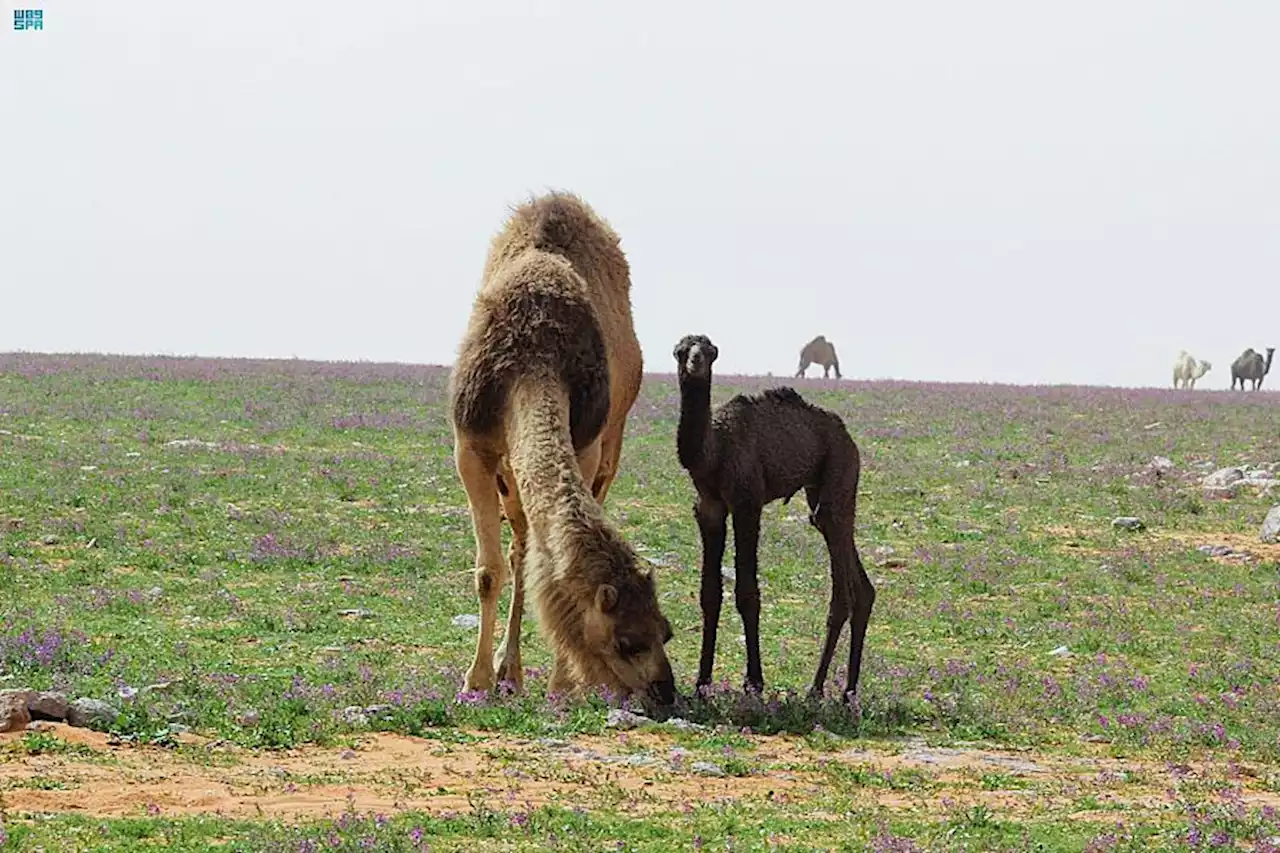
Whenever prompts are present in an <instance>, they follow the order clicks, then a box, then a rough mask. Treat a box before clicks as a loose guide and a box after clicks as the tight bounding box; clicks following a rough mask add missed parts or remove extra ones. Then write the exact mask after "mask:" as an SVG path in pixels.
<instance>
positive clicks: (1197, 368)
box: [1173, 350, 1213, 388]
mask: <svg viewBox="0 0 1280 853" xmlns="http://www.w3.org/2000/svg"><path fill="white" fill-rule="evenodd" d="M1212 369H1213V365H1212V364H1210V363H1209V362H1207V361H1196V360H1195V359H1194V358H1192V357H1191V355H1190V353H1188V352H1187V351H1186V350H1183V351H1182V352H1180V353H1178V358H1177V360H1176V361H1174V363H1173V387H1174V388H1178V387H1182V388H1194V387H1196V380H1197V379H1199V378H1200V377H1202V376H1204V375H1205V374H1206V373H1208V372H1209V371H1210V370H1212Z"/></svg>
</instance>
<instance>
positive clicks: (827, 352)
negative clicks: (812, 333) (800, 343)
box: [796, 335, 840, 379]
mask: <svg viewBox="0 0 1280 853" xmlns="http://www.w3.org/2000/svg"><path fill="white" fill-rule="evenodd" d="M811 364H820V365H822V378H823V379H827V378H829V377H830V376H831V368H833V367H834V368H835V369H836V379H839V378H840V359H838V358H836V348H835V345H834V344H832V343H831V342H830V341H828V340H827V339H826V338H825V337H823V336H822V335H818V336H817V337H816V338H814V339H813V340H811V341H809V343H807V344H805V345H804V349H802V350H800V368H799V369H798V370H797V371H796V378H797V379H799V378H800V377H801V376H804V372H805V371H806V370H808V369H809V365H811Z"/></svg>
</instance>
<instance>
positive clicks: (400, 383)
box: [0, 355, 1280, 851]
mask: <svg viewBox="0 0 1280 853" xmlns="http://www.w3.org/2000/svg"><path fill="white" fill-rule="evenodd" d="M651 367H654V368H656V369H663V370H665V369H668V365H666V364H654V365H651ZM446 380H447V373H446V371H445V370H443V369H440V368H427V367H407V366H394V365H335V364H314V363H307V362H257V363H255V362H246V361H217V360H199V359H162V358H148V359H128V358H105V357H53V356H36V355H8V356H0V688H6V687H26V688H33V689H46V688H57V689H60V690H64V691H66V692H67V693H68V694H69V695H71V696H73V697H93V698H97V699H102V700H106V701H108V702H111V703H112V704H114V705H115V706H116V707H117V708H118V709H119V710H120V712H121V713H120V715H119V718H118V720H117V722H116V723H115V725H114V726H112V727H111V731H109V732H92V731H89V730H86V729H71V728H69V727H66V726H61V725H46V726H44V728H43V729H42V730H40V731H29V732H18V733H11V734H8V735H3V736H0V839H7V845H8V846H7V847H6V846H5V843H6V842H5V841H4V840H0V849H3V850H9V849H14V850H28V849H45V850H135V849H155V848H157V847H165V846H167V847H168V848H169V849H174V850H200V849H206V848H209V849H219V850H264V849H267V850H277V849H278V850H287V851H309V850H340V849H346V850H363V849H376V850H426V849H430V850H476V849H501V850H507V849H545V848H553V849H565V850H571V849H591V850H600V849H620V850H622V849H626V850H655V851H657V850H662V851H666V850H678V849H686V850H693V849H705V850H728V849H732V850H755V849H762V850H763V849H850V850H861V849H874V850H885V851H888V850H916V849H920V850H926V849H969V850H991V849H1017V850H1023V849H1036V850H1082V849H1089V850H1110V849H1116V850H1121V849H1126V850H1127V849H1134V850H1137V849H1200V848H1211V847H1220V846H1232V845H1235V846H1239V847H1243V848H1244V849H1260V850H1267V849H1277V847H1276V845H1280V818H1278V817H1277V816H1276V814H1275V812H1274V810H1273V807H1280V763H1278V760H1280V688H1278V686H1277V685H1280V680H1278V678H1277V676H1278V675H1280V666H1278V665H1277V660H1280V648H1278V646H1277V641H1278V640H1280V635H1278V631H1277V629H1278V626H1280V584H1278V578H1277V572H1276V560H1277V557H1278V556H1280V547H1277V546H1268V545H1263V544H1260V543H1259V542H1258V538H1257V531H1258V528H1259V525H1260V524H1261V522H1262V519H1263V517H1264V516H1265V515H1266V513H1267V510H1268V509H1269V507H1270V506H1271V503H1272V502H1271V500H1270V499H1268V498H1267V497H1266V496H1265V495H1262V494H1259V492H1258V490H1257V489H1254V488H1246V489H1244V490H1242V491H1241V492H1240V494H1239V495H1238V496H1237V497H1235V498H1233V499H1230V500H1222V499H1207V498H1206V497H1205V496H1204V495H1203V492H1202V489H1201V488H1200V485H1199V483H1200V479H1201V477H1203V475H1204V474H1205V473H1207V472H1208V471H1211V470H1213V469H1215V468H1218V467H1222V466H1227V465H1240V464H1244V463H1248V464H1251V465H1256V466H1261V467H1265V466H1268V465H1271V464H1273V463H1276V462H1280V431H1278V430H1277V424H1278V423H1280V420H1278V416H1280V405H1278V403H1277V401H1278V400H1280V398H1278V397H1276V395H1274V394H1272V393H1268V392H1263V393H1259V394H1242V393H1235V394H1232V393H1228V392H1211V391H1196V392H1174V391H1171V390H1110V389H1096V388H1093V389H1088V388H1014V387H1002V386H980V385H972V386H960V385H929V384H914V383H888V382H880V383H869V382H857V381H847V380H846V381H844V382H840V383H836V382H834V381H831V382H826V381H823V380H810V381H797V382H795V383H794V384H795V385H796V386H797V387H798V388H799V390H800V391H801V393H803V394H804V395H805V396H806V397H807V398H809V399H810V400H813V401H814V402H817V403H819V404H821V405H825V406H828V407H830V408H832V409H833V410H835V411H837V412H838V413H840V414H841V415H842V416H843V417H844V418H845V421H846V423H847V424H848V426H849V428H850V431H851V433H852V434H853V436H854V438H855V439H856V440H857V441H858V443H859V446H860V447H861V449H862V451H863V457H864V469H863V480H862V492H861V496H860V516H859V523H858V541H859V545H860V548H861V551H862V554H863V558H864V561H865V562H866V563H867V565H868V569H869V571H870V572H871V575H872V578H873V580H874V582H875V583H876V586H877V588H878V591H879V600H878V602H877V608H876V611H875V613H874V614H873V616H872V621H871V628H870V630H869V632H868V637H867V653H866V661H865V664H864V671H863V682H862V685H861V700H860V704H859V706H858V707H857V708H856V709H854V711H852V712H851V711H849V710H846V709H845V708H843V707H842V706H841V705H840V704H839V703H838V702H836V701H834V700H832V701H828V702H826V703H823V704H820V705H818V704H813V703H808V702H806V701H804V700H803V699H802V698H801V697H802V693H803V690H804V688H805V686H806V685H807V683H808V681H809V679H811V677H812V674H813V668H814V666H815V664H816V657H817V645H818V642H819V638H820V636H821V633H822V630H823V625H824V618H825V606H826V599H827V588H828V571H827V563H826V552H825V549H824V548H823V545H822V541H821V538H820V536H819V535H818V534H817V532H816V531H814V530H813V529H811V528H809V527H808V525H807V524H806V523H805V519H804V515H803V513H804V506H803V501H800V502H799V503H798V504H797V503H795V502H793V503H792V504H791V505H790V506H782V505H772V506H770V507H768V508H767V509H766V512H765V517H764V522H763V530H762V534H761V546H760V549H761V550H760V562H761V576H762V579H763V580H762V594H763V598H764V611H763V614H762V619H761V629H762V650H763V654H764V661H765V680H766V690H767V694H766V696H764V697H763V698H762V699H748V698H746V697H744V696H742V695H741V693H740V691H739V690H738V685H739V684H740V683H741V678H742V675H743V668H744V655H743V649H742V644H741V640H740V635H741V623H740V622H739V620H738V616H737V613H736V611H734V609H733V607H732V604H731V602H732V595H729V596H727V597H726V606H725V608H724V613H723V615H722V620H723V621H722V624H721V632H720V645H719V650H718V656H717V667H716V675H717V677H718V678H719V679H721V682H720V684H719V685H718V686H717V688H716V690H714V691H713V695H711V696H710V697H709V698H707V699H706V700H697V701H689V702H687V703H685V705H684V706H682V707H681V708H680V711H679V714H680V719H681V720H683V721H684V722H682V723H676V724H672V723H661V724H654V725H644V726H641V727H639V728H634V729H630V730H626V731H623V730H618V729H614V728H611V727H609V726H607V725H606V718H607V714H608V711H609V708H610V707H611V706H612V705H614V704H616V702H614V700H613V699H612V698H611V697H607V696H603V697H597V698H594V699H592V700H591V701H587V702H583V703H579V704H566V703H565V702H563V701H561V700H559V699H558V698H557V697H550V698H548V697H547V696H546V691H545V684H546V676H545V668H546V667H547V664H548V663H549V661H548V659H547V656H546V654H545V647H544V645H543V643H542V642H541V640H540V638H539V637H538V636H537V633H536V631H537V629H536V623H535V622H530V624H529V626H528V627H527V629H526V637H525V661H526V663H527V665H528V666H529V672H528V680H527V686H528V693H527V695H523V696H504V697H484V696H476V695H471V694H468V693H465V692H460V691H461V682H462V672H463V671H464V670H465V668H466V666H467V664H468V663H469V661H470V656H471V651H472V648H473V645H474V639H475V630H474V628H473V627H471V625H470V623H469V622H468V620H467V619H466V618H465V617H467V616H468V615H469V614H473V613H475V612H476V604H475V599H474V594H473V591H472V582H471V567H472V559H473V555H472V540H471V533H470V523H469V519H468V515H467V511H466V500H465V497H464V495H463V492H462V490H461V487H460V485H459V483H458V480H457V476H456V474H455V472H454V470H453V463H452V445H451V439H450V432H449V428H448V424H447V419H446V411H445V405H444V396H443V392H444V387H445V382H446ZM771 381H772V380H766V379H763V378H758V377H757V378H748V377H720V378H718V379H717V392H716V398H717V400H723V399H726V398H727V397H728V396H730V395H731V394H732V393H735V392H737V391H741V390H754V389H759V388H762V387H765V386H766V385H767V384H769V383H770V382H771ZM778 381H779V382H782V381H789V380H778ZM678 410H679V399H678V396H677V393H676V388H675V385H674V380H673V379H672V378H671V377H669V376H666V377H664V376H651V377H649V378H648V379H647V381H646V384H645V386H644V388H643V391H642V394H641V398H640V400H639V401H638V402H637V404H636V406H635V408H634V410H633V412H632V416H631V421H630V424H629V430H628V439H627V444H626V447H625V449H624V452H623V467H622V472H621V474H620V475H619V477H618V480H617V482H616V483H615V485H614V488H613V490H612V491H611V493H610V496H609V504H608V507H607V509H608V511H609V513H610V515H611V517H612V518H613V519H615V520H616V521H617V522H618V523H619V524H620V525H621V527H622V529H623V532H624V534H625V535H626V537H627V538H628V540H629V541H631V542H632V543H634V544H635V545H636V547H637V548H638V549H640V550H641V552H642V553H643V554H644V555H645V556H646V557H648V558H649V559H651V560H653V561H654V562H655V563H656V564H657V565H658V566H659V567H660V569H659V587H660V594H661V596H662V599H663V602H664V608H665V611H666V613H667V615H668V616H669V617H670V618H671V620H672V623H673V625H674V626H675V628H676V636H675V639H673V640H672V642H671V645H670V647H669V653H670V654H671V656H672V660H673V663H674V665H675V667H676V674H677V679H678V684H679V686H680V688H681V689H682V690H683V691H684V692H685V693H686V694H687V693H689V692H690V690H691V688H692V681H693V675H694V671H695V668H696V665H697V653H698V641H699V632H700V613H699V609H698V603H697V590H698V555H699V553H700V551H699V544H698V535H697V530H696V527H695V525H694V524H693V521H692V515H691V506H692V488H691V486H690V484H689V481H688V478H687V476H686V475H685V473H684V472H683V471H682V470H681V469H680V468H679V465H678V463H677V461H676V458H675V445H674V435H675V424H676V418H677V416H678ZM1156 456H1164V457H1167V458H1168V459H1170V460H1172V462H1173V464H1174V468H1173V470H1172V471H1169V472H1166V473H1157V472H1156V470H1155V469H1153V468H1152V466H1151V464H1150V463H1151V462H1152V459H1153V458H1154V457H1156ZM1117 516H1136V517H1138V518H1140V519H1141V520H1142V521H1143V522H1144V525H1145V526H1144V527H1143V529H1141V530H1136V531H1131V530H1125V529H1120V528H1116V527H1113V526H1112V524H1111V521H1112V519H1113V518H1115V517H1117ZM1213 545H1225V546H1228V547H1229V548H1231V549H1233V551H1234V553H1229V554H1225V556H1211V555H1209V554H1207V553H1205V552H1204V551H1203V550H1201V548H1202V546H1213ZM1220 551H1225V549H1220ZM732 561H733V555H732V539H731V540H730V545H729V553H728V554H726V563H727V564H730V565H731V564H732ZM503 612H504V613H505V597H504V604H503ZM457 617H463V618H460V619H459V618H457ZM836 659H837V661H839V660H840V659H841V654H837V658H836ZM837 678H839V679H843V672H840V673H837ZM831 687H833V685H830V684H829V688H831ZM831 692H832V693H833V694H834V692H835V690H834V689H832V690H831Z"/></svg>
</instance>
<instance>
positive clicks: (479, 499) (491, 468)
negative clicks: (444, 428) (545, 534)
mask: <svg viewBox="0 0 1280 853" xmlns="http://www.w3.org/2000/svg"><path fill="white" fill-rule="evenodd" d="M454 463H455V465H456V466H457V469H458V475H459V477H460V478H461V479H462V486H463V488H465V489H466V491H467V503H468V504H469V505H470V507H471V529H472V532H473V533H474V534H475V540H476V568H475V584H476V597H477V598H479V600H480V635H479V637H477V639H476V653H475V658H474V659H473V660H472V662H471V668H470V669H468V670H467V680H466V687H467V689H468V690H488V689H490V688H491V687H493V674H494V673H493V632H494V627H495V623H496V622H497V620H498V596H499V594H501V592H502V584H503V580H504V578H505V577H506V566H505V565H504V563H503V559H502V517H501V515H500V511H501V510H500V507H499V505H498V490H497V479H496V475H497V463H496V461H490V460H489V459H486V458H485V457H484V456H482V455H481V454H480V453H478V452H477V451H476V450H475V449H474V448H472V447H470V446H468V444H467V442H466V440H465V439H461V438H459V439H456V440H455V443H454Z"/></svg>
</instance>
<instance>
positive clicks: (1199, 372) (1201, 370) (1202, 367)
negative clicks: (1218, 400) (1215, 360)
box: [1195, 359, 1213, 379]
mask: <svg viewBox="0 0 1280 853" xmlns="http://www.w3.org/2000/svg"><path fill="white" fill-rule="evenodd" d="M1212 369H1213V365H1212V364H1210V363H1209V362H1207V361H1205V360H1204V359H1200V363H1199V364H1197V365H1196V375H1195V378H1196V379H1199V378H1200V377H1201V376H1204V375H1205V374H1206V373H1208V372H1209V371H1210V370H1212Z"/></svg>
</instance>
